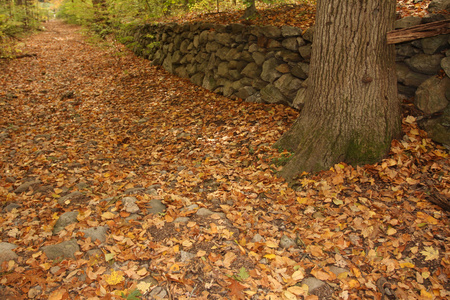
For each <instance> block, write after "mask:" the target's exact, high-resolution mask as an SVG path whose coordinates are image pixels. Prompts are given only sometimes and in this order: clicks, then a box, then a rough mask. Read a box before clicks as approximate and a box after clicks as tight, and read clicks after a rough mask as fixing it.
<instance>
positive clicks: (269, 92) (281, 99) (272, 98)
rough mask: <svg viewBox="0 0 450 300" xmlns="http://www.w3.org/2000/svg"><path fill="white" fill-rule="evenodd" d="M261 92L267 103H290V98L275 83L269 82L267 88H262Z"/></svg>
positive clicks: (263, 99)
mask: <svg viewBox="0 0 450 300" xmlns="http://www.w3.org/2000/svg"><path fill="white" fill-rule="evenodd" d="M260 94H261V99H262V101H264V102H265V103H272V104H278V103H280V104H288V103H289V100H288V99H287V98H286V97H285V96H284V95H283V94H282V93H281V91H280V90H279V89H277V88H276V87H275V86H274V85H273V84H268V85H267V86H266V87H265V88H263V89H262V90H261V92H260Z"/></svg>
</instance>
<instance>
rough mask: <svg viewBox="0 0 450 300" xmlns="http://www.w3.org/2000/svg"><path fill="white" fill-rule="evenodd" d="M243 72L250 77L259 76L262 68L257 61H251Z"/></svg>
mask: <svg viewBox="0 0 450 300" xmlns="http://www.w3.org/2000/svg"><path fill="white" fill-rule="evenodd" d="M241 74H242V75H244V76H247V77H250V78H257V77H259V76H260V74H261V68H260V67H259V66H258V65H257V64H256V63H254V62H253V63H249V64H248V65H247V66H246V67H245V68H244V69H243V70H242V71H241Z"/></svg>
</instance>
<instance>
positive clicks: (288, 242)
mask: <svg viewBox="0 0 450 300" xmlns="http://www.w3.org/2000/svg"><path fill="white" fill-rule="evenodd" d="M296 246H297V244H296V243H295V241H294V240H293V239H291V238H290V237H288V236H287V235H283V236H282V237H281V239H280V247H281V248H284V249H287V248H290V247H296Z"/></svg>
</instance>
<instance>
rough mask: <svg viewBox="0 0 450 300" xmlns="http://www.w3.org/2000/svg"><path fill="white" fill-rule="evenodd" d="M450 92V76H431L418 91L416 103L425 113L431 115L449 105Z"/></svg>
mask: <svg viewBox="0 0 450 300" xmlns="http://www.w3.org/2000/svg"><path fill="white" fill-rule="evenodd" d="M449 94H450V78H448V77H444V78H437V77H434V76H433V77H431V78H429V79H428V80H426V81H425V82H424V83H422V84H421V85H420V86H419V88H418V89H417V91H416V97H415V100H414V104H415V105H416V106H417V107H418V108H419V109H420V110H421V111H423V112H424V113H425V114H428V115H431V114H433V113H436V112H438V111H441V110H443V109H444V108H446V107H447V105H448V103H449V102H448V101H449V99H450V98H449Z"/></svg>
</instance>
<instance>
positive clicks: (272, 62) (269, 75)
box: [261, 58, 282, 83]
mask: <svg viewBox="0 0 450 300" xmlns="http://www.w3.org/2000/svg"><path fill="white" fill-rule="evenodd" d="M279 64H280V62H279V61H278V60H277V59H276V58H270V59H268V60H266V61H265V62H264V64H263V67H262V72H261V79H262V80H265V81H267V82H270V83H273V82H274V81H275V80H276V79H278V78H279V77H280V76H281V75H282V74H281V73H280V72H278V71H277V70H276V67H277V66H278V65H279Z"/></svg>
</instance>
